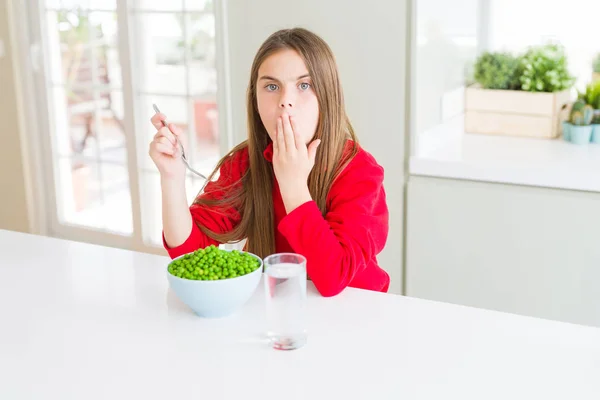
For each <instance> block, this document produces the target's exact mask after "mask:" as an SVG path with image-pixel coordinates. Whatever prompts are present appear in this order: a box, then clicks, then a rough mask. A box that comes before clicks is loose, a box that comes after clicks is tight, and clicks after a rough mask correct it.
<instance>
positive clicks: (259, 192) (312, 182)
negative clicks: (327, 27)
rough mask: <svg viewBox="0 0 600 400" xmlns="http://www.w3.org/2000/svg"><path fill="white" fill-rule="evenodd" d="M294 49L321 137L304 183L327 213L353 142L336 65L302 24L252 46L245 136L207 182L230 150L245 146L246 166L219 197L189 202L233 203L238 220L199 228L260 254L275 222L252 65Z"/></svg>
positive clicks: (271, 244) (269, 246)
mask: <svg viewBox="0 0 600 400" xmlns="http://www.w3.org/2000/svg"><path fill="white" fill-rule="evenodd" d="M286 49H291V50H295V51H296V52H297V53H298V54H299V55H300V57H301V58H302V59H303V60H304V63H305V65H306V67H307V69H308V72H309V74H310V76H311V80H312V86H313V89H314V91H315V93H316V97H317V100H318V103H319V121H318V124H317V129H316V132H315V137H314V139H321V144H320V145H319V148H318V150H317V153H316V157H315V166H314V167H313V169H312V172H311V173H310V175H309V177H308V188H309V191H310V194H311V196H312V198H313V199H314V200H315V202H316V203H317V205H318V207H319V210H320V211H321V213H322V214H323V215H325V213H326V212H327V194H328V193H329V190H330V188H331V186H332V184H333V182H334V180H335V178H336V177H337V176H338V175H339V173H340V172H341V171H342V169H343V168H344V167H345V166H346V165H347V164H348V162H349V161H350V160H351V159H352V157H354V156H355V155H356V153H357V152H358V141H357V139H356V136H355V134H354V129H353V128H352V125H351V124H350V121H349V119H348V117H347V115H346V111H345V107H344V96H343V93H342V87H341V84H340V80H339V76H338V70H337V65H336V62H335V58H334V56H333V53H332V51H331V49H330V48H329V46H328V45H327V43H325V41H324V40H323V39H321V38H320V37H319V36H317V35H315V34H314V33H312V32H310V31H308V30H306V29H302V28H294V29H284V30H280V31H277V32H275V33H273V34H272V35H271V36H269V38H268V39H267V40H266V41H265V42H264V43H263V44H262V46H261V47H260V49H259V50H258V52H257V54H256V57H255V58H254V62H253V63H252V70H251V73H250V84H249V85H248V90H247V99H246V103H247V111H248V139H247V140H246V141H244V142H242V143H241V144H239V145H238V146H236V147H235V148H234V149H232V150H231V151H230V152H229V153H228V154H227V155H226V156H225V157H223V158H222V159H221V160H220V161H219V163H218V164H217V166H216V168H215V170H214V171H213V172H212V173H211V175H210V176H209V181H210V180H212V179H213V177H214V175H215V174H216V172H217V171H219V169H220V168H221V166H222V165H223V163H225V162H226V161H227V160H228V159H229V158H230V157H232V156H233V155H234V154H235V153H236V152H239V151H245V150H246V149H247V151H248V157H249V168H248V170H247V171H246V172H245V174H244V175H243V176H242V178H241V181H242V182H241V183H242V184H241V185H240V182H234V183H232V184H231V185H230V186H228V187H227V188H220V189H223V190H225V193H226V195H225V197H223V198H218V199H213V198H209V196H202V195H199V196H198V197H197V198H196V200H195V201H194V203H195V204H197V205H201V206H204V207H207V208H211V209H213V207H216V208H218V209H221V210H226V209H227V208H229V207H234V208H235V209H236V210H238V212H239V213H240V216H241V222H240V223H239V224H238V225H237V226H236V227H235V228H234V229H233V230H231V231H229V232H225V233H216V232H213V231H210V230H208V229H206V228H205V227H203V226H199V228H200V229H201V230H202V231H203V232H204V233H205V234H207V235H208V236H210V237H211V238H213V239H215V240H217V241H219V242H220V243H230V242H237V241H240V240H242V239H244V238H247V239H248V242H247V250H248V251H249V252H252V253H254V254H256V255H258V256H260V257H266V256H268V255H270V254H273V253H274V252H275V225H274V216H273V197H272V190H273V179H275V178H274V176H275V175H274V172H273V165H272V164H271V163H269V162H268V161H267V160H266V159H265V158H264V156H263V152H264V150H265V149H266V148H267V146H268V144H269V135H268V134H267V130H266V129H265V127H264V125H263V123H262V121H261V119H260V115H259V113H258V105H257V101H256V81H257V79H258V70H259V68H260V66H261V65H262V63H263V62H264V61H265V60H266V59H267V57H269V56H270V55H272V54H274V53H276V52H278V51H281V50H286ZM348 139H350V140H352V143H353V146H352V149H351V151H344V150H345V147H346V143H347V140H348Z"/></svg>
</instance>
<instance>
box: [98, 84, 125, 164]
mask: <svg viewBox="0 0 600 400" xmlns="http://www.w3.org/2000/svg"><path fill="white" fill-rule="evenodd" d="M101 96H102V98H103V100H105V103H104V104H105V107H104V108H102V109H100V110H98V118H97V119H96V124H97V125H96V127H97V129H98V132H99V139H98V141H99V145H100V155H99V157H100V160H101V161H109V162H111V163H113V164H119V165H123V166H126V165H127V148H126V136H125V121H124V114H125V113H124V110H123V93H121V92H120V91H118V90H114V91H112V92H107V93H104V94H102V95H101Z"/></svg>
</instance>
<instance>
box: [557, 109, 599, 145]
mask: <svg viewBox="0 0 600 400" xmlns="http://www.w3.org/2000/svg"><path fill="white" fill-rule="evenodd" d="M593 119H594V109H593V108H592V106H590V105H589V104H586V103H585V101H584V100H583V99H578V100H577V101H576V102H575V103H573V107H572V108H571V113H570V115H569V121H568V122H567V123H566V124H564V127H565V129H567V132H568V133H567V134H566V135H565V136H566V137H568V138H569V141H570V142H571V143H575V144H587V143H589V142H590V141H591V138H592V129H593V128H592V121H593Z"/></svg>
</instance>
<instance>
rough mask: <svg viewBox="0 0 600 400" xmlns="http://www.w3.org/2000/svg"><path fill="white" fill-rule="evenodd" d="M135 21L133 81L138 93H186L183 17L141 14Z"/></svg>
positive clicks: (177, 15)
mask: <svg viewBox="0 0 600 400" xmlns="http://www.w3.org/2000/svg"><path fill="white" fill-rule="evenodd" d="M136 20H137V23H138V24H137V35H135V37H136V46H135V51H136V52H137V54H136V56H135V60H136V79H137V80H138V83H139V88H140V90H141V91H142V92H145V93H159V94H162V93H168V94H179V95H185V94H187V84H186V83H187V76H186V69H185V63H184V50H185V49H184V39H183V19H182V15H181V14H175V13H166V14H142V15H140V16H138V18H137V19H136Z"/></svg>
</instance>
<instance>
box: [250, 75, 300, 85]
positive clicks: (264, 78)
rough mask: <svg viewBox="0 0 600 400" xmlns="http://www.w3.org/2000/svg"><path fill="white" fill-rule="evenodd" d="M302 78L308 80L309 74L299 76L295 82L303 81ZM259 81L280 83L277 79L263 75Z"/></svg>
mask: <svg viewBox="0 0 600 400" xmlns="http://www.w3.org/2000/svg"><path fill="white" fill-rule="evenodd" d="M304 78H310V74H304V75H301V76H299V77H298V78H296V80H297V81H299V80H300V79H304ZM261 80H265V81H275V82H278V83H281V81H280V80H279V79H277V78H273V77H272V76H269V75H263V76H261V77H260V78H259V81H261Z"/></svg>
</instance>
